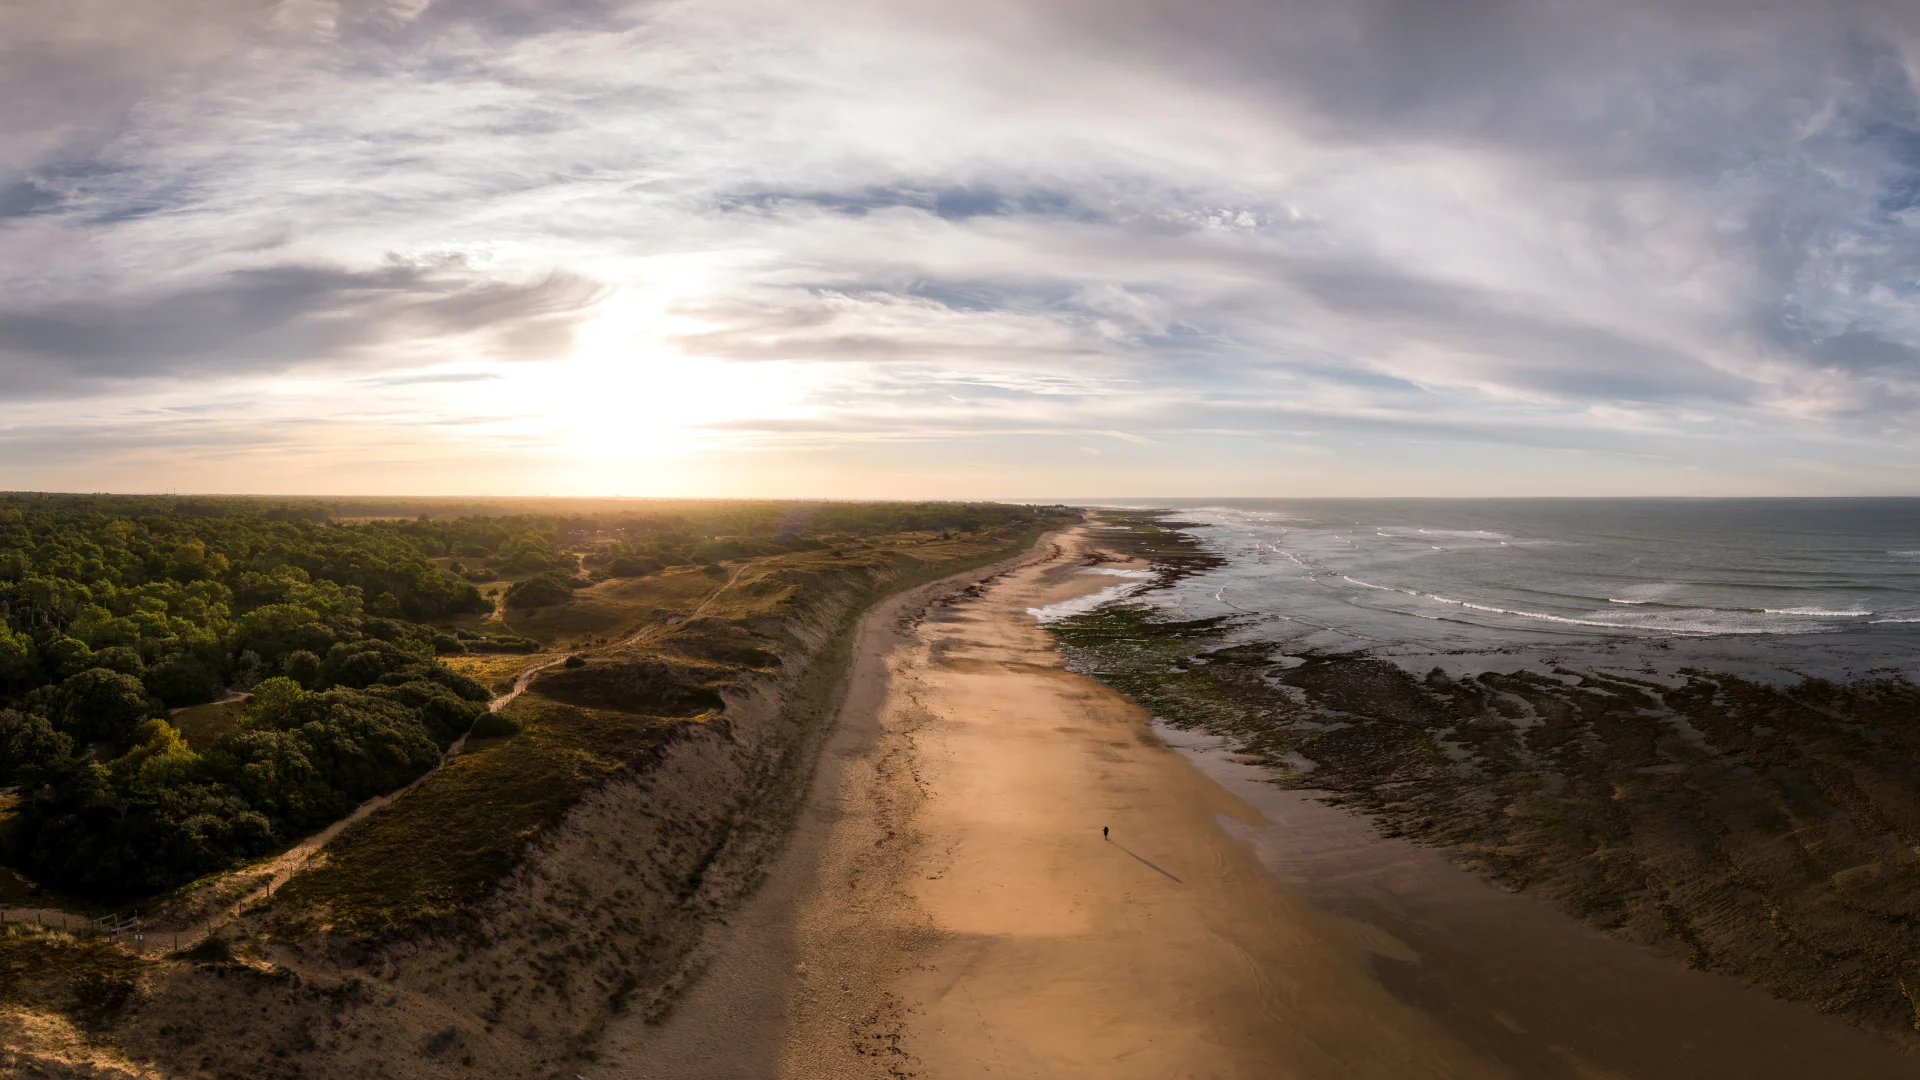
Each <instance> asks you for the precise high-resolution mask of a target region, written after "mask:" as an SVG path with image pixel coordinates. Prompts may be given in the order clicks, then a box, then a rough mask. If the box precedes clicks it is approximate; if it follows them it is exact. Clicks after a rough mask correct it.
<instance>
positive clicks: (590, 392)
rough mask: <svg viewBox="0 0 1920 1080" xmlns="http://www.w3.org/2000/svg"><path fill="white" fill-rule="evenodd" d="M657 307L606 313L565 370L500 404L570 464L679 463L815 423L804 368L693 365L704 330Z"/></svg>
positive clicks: (582, 330)
mask: <svg viewBox="0 0 1920 1080" xmlns="http://www.w3.org/2000/svg"><path fill="white" fill-rule="evenodd" d="M682 323H687V320H684V319H678V318H676V317H674V316H671V315H668V314H666V313H664V312H661V311H660V310H659V309H658V308H655V307H652V306H651V305H641V304H634V303H624V304H623V303H619V302H617V301H614V302H609V303H607V304H606V305H605V306H604V307H603V309H602V310H601V311H600V312H599V313H598V314H597V315H596V316H595V317H594V318H593V319H592V320H591V321H589V322H587V323H585V324H583V325H581V326H580V327H579V329H578V330H577V332H576V335H575V340H574V346H573V348H572V350H571V352H570V353H569V355H568V356H567V357H566V358H565V359H563V360H560V361H557V362H553V363H547V364H539V365H528V367H529V368H533V367H537V368H538V369H540V370H538V371H532V370H527V371H515V372H513V373H512V374H511V375H510V376H509V377H508V378H506V379H503V380H501V381H500V383H499V384H497V392H498V394H499V397H500V403H501V404H502V405H503V406H504V407H506V408H509V409H511V410H513V411H514V412H515V413H517V414H518V415H520V416H523V417H525V418H526V420H527V421H528V423H529V426H530V427H531V428H533V429H534V430H537V431H541V432H542V433H544V434H545V435H546V436H547V438H548V439H549V440H550V445H552V446H553V447H554V448H555V449H557V450H559V451H561V452H562V453H563V454H565V455H567V456H569V457H574V458H578V459H582V460H590V461H593V462H601V463H615V462H633V461H643V460H650V459H659V458H665V457H677V456H682V455H685V454H689V453H695V452H697V451H699V450H700V449H701V448H702V447H703V446H707V445H710V444H714V443H727V442H737V441H740V440H741V439H746V438H751V437H753V435H754V432H753V430H752V422H753V421H756V420H762V421H765V420H783V419H792V418H796V417H802V416H806V415H809V414H810V410H809V409H808V408H807V406H806V399H807V386H806V383H805V379H804V372H803V370H802V369H801V367H800V365H797V364H793V363H788V362H783V361H736V360H725V359H719V358H715V357H708V356H695V355H687V354H685V353H683V352H680V351H679V350H678V349H677V348H676V347H675V341H676V339H679V338H683V337H684V336H686V334H687V333H688V331H689V330H691V329H699V328H702V327H699V326H698V325H678V324H682Z"/></svg>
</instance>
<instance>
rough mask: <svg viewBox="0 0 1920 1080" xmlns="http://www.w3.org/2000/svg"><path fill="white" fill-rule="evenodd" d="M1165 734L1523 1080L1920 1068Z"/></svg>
mask: <svg viewBox="0 0 1920 1080" xmlns="http://www.w3.org/2000/svg"><path fill="white" fill-rule="evenodd" d="M1154 729H1155V731H1156V732H1157V733H1158V734H1159V735H1160V736H1161V738H1162V739H1164V740H1165V741H1166V742H1167V744H1168V745H1169V746H1171V747H1173V748H1174V749H1175V750H1176V751H1178V752H1179V753H1180V754H1182V755H1183V756H1185V757H1186V758H1187V759H1188V760H1189V761H1191V762H1193V764H1194V765H1195V766H1196V767H1197V768H1198V769H1200V771H1201V772H1203V773H1204V774H1206V775H1207V776H1208V777H1209V778H1210V779H1212V780H1213V781H1214V782H1215V783H1217V784H1219V785H1221V786H1222V787H1224V788H1226V789H1227V790H1228V791H1230V792H1232V793H1233V794H1234V795H1236V796H1238V797H1239V798H1240V799H1242V800H1243V801H1245V802H1246V803H1248V804H1250V805H1251V806H1252V807H1253V808H1254V809H1256V810H1258V811H1259V812H1260V815H1261V818H1262V819H1263V820H1261V821H1260V822H1258V823H1256V824H1247V823H1246V822H1244V821H1239V820H1235V819H1233V818H1229V817H1224V816H1223V817H1221V818H1220V819H1219V823H1220V825H1221V827H1222V828H1224V829H1225V830H1226V831H1227V832H1228V833H1230V834H1232V835H1234V836H1235V837H1237V838H1238V839H1239V840H1240V841H1241V842H1242V843H1245V844H1246V845H1247V846H1248V847H1249V848H1250V849H1251V850H1252V851H1253V853H1254V854H1255V855H1256V857H1257V858H1258V859H1259V860H1260V862H1261V864H1262V865H1263V866H1264V867H1265V868H1266V869H1267V871H1268V872H1269V873H1271V874H1273V875H1274V876H1275V877H1276V878H1277V879H1279V880H1280V881H1281V882H1283V883H1284V884H1285V885H1286V886H1287V887H1289V888H1291V889H1293V890H1295V891H1297V892H1298V893H1300V894H1301V895H1302V896H1304V897H1305V898H1306V899H1307V900H1308V901H1309V902H1310V903H1312V904H1313V905H1314V906H1315V907H1317V908H1319V909H1320V910H1322V911H1323V912H1326V913H1327V914H1329V915H1332V916H1335V917H1338V918H1341V919H1344V920H1350V922H1351V925H1352V926H1353V928H1354V933H1353V934H1352V938H1353V940H1354V942H1355V947H1356V948H1359V949H1362V950H1364V951H1366V952H1367V953H1369V954H1371V956H1372V963H1373V969H1374V972H1375V976H1376V977H1377V978H1378V979H1379V981H1380V983H1381V984H1382V985H1383V986H1385V987H1386V988H1387V989H1388V990H1389V991H1390V992H1391V993H1393V994H1394V995H1395V996H1396V997H1398V998H1400V999H1401V1000H1403V1001H1405V1002H1407V1003H1408V1004H1410V1005H1413V1006H1415V1007H1417V1008H1419V1009H1421V1010H1423V1011H1425V1012H1427V1013H1429V1014H1430V1015H1432V1016H1433V1017H1434V1018H1435V1019H1436V1020H1438V1021H1440V1022H1441V1023H1442V1024H1444V1025H1445V1027H1446V1028H1447V1029H1448V1030H1449V1031H1450V1032H1452V1033H1454V1034H1456V1035H1457V1036H1459V1037H1460V1038H1462V1039H1463V1040H1465V1041H1466V1042H1467V1043H1469V1044H1470V1045H1471V1046H1473V1048H1474V1049H1476V1050H1478V1051H1480V1052H1481V1053H1482V1054H1484V1055H1486V1056H1487V1057H1489V1058H1491V1059H1493V1060H1495V1061H1498V1062H1499V1063H1501V1064H1502V1065H1503V1066H1505V1067H1506V1068H1507V1069H1509V1070H1511V1073H1512V1075H1514V1076H1519V1077H1527V1078H1529V1080H1560V1078H1565V1080H1575V1078H1582V1080H1584V1078H1588V1077H1635V1078H1644V1080H1669V1078H1671V1080H1683V1078H1684V1080H1695V1078H1705V1077H1743V1078H1767V1080H1774V1078H1777V1080H1800V1078H1806V1077H1833V1078H1847V1080H1852V1078H1861V1080H1866V1078H1880V1077H1906V1076H1920V1059H1916V1058H1915V1057H1914V1056H1913V1054H1912V1048H1911V1047H1910V1046H1902V1045H1900V1044H1898V1043H1896V1041H1895V1040H1893V1039H1891V1038H1888V1037H1885V1036H1882V1035H1878V1034H1875V1033H1871V1032H1867V1031H1863V1030H1859V1029H1856V1028H1852V1027H1848V1026H1846V1025H1843V1024H1841V1023H1839V1022H1837V1021H1835V1020H1831V1019H1828V1018H1826V1017H1822V1016H1820V1015H1818V1014H1816V1013H1814V1012H1812V1011H1811V1010H1808V1009H1806V1008H1804V1007H1801V1006H1796V1005H1790V1004H1787V1003H1784V1002H1780V1001H1776V1000H1774V999H1772V998H1769V997H1768V996H1766V995H1765V994H1764V993H1762V992H1760V991H1758V990H1754V989H1751V988H1748V987H1745V986H1743V985H1741V984H1739V983H1737V982H1735V981H1734V980H1732V979H1729V978H1725V977H1722V976H1718V975H1711V974H1705V973H1702V972H1697V971H1690V970H1687V969H1686V968H1684V967H1682V966H1681V964H1680V963H1679V962H1678V961H1677V960H1675V959H1674V958H1671V957H1667V956H1663V955H1660V954H1658V953H1656V952H1654V951H1652V950H1650V949H1645V948H1641V947H1638V946H1635V945H1632V944H1629V943H1627V942H1624V941H1620V940H1618V939H1615V938H1610V937H1607V936H1605V935H1603V934H1601V933H1599V932H1598V931H1595V930H1593V929H1591V928H1589V927H1587V926H1585V925H1583V924H1581V923H1579V922H1576V921H1574V920H1573V919H1570V918H1568V917H1567V916H1565V915H1563V914H1561V913H1560V912H1558V911H1556V910H1554V909H1553V908H1551V907H1549V906H1547V905H1545V904H1542V903H1539V902H1537V901H1535V900H1533V899H1532V898H1530V897H1526V896H1522V895H1516V894H1513V893H1509V892H1505V891H1503V890H1501V889H1499V888H1497V887H1495V886H1494V885H1492V884H1490V883H1488V882H1487V881H1485V880H1483V879H1481V878H1478V877H1475V876H1474V875H1472V874H1469V873H1467V872H1465V871H1463V870H1461V869H1459V868H1457V867H1455V866H1454V865H1452V864H1451V863H1450V862H1448V860H1447V858H1446V856H1445V855H1444V854H1443V853H1442V852H1440V851H1437V850H1434V849H1432V848H1423V847H1419V846H1416V845H1414V844H1411V843H1409V842H1407V841H1404V840H1396V839H1390V838H1386V837H1382V836H1381V835H1379V834H1378V833H1377V832H1375V831H1374V829H1373V827H1372V825H1371V824H1370V823H1369V822H1368V821H1367V820H1366V819H1365V818H1361V817H1357V816H1355V815H1352V814H1349V813H1347V812H1346V811H1343V810H1340V809H1337V808H1334V807H1330V806H1326V805H1323V804H1321V803H1319V802H1317V801H1316V800H1315V798H1314V793H1312V792H1305V791H1298V790H1289V789H1284V788H1279V787H1276V786H1274V785H1273V784H1271V783H1269V782H1268V777H1269V774H1268V773H1267V772H1266V771H1265V770H1264V769H1261V768H1259V767H1257V766H1254V765H1249V764H1246V763H1244V762H1242V761H1240V760H1239V759H1238V758H1236V756H1235V755H1234V754H1233V753H1232V751H1231V748H1230V745H1229V744H1228V743H1227V741H1226V740H1223V739H1220V738H1217V737H1214V736H1209V735H1203V734H1198V733H1195V732H1189V731H1181V730H1179V729H1176V728H1172V727H1169V726H1167V725H1165V724H1162V723H1158V722H1156V723H1155V724H1154Z"/></svg>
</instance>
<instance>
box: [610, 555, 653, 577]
mask: <svg viewBox="0 0 1920 1080" xmlns="http://www.w3.org/2000/svg"><path fill="white" fill-rule="evenodd" d="M659 572H660V560H659V559H649V558H647V557H646V556H644V555H616V556H614V560H613V561H612V562H610V563H608V564H607V575H608V576H609V577H646V576H647V575H648V574H656V573H659Z"/></svg>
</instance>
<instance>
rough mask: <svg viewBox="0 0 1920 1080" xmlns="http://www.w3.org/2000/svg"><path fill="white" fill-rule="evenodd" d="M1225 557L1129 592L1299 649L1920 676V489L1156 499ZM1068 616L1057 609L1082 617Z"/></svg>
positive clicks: (1460, 664) (1504, 663)
mask: <svg viewBox="0 0 1920 1080" xmlns="http://www.w3.org/2000/svg"><path fill="white" fill-rule="evenodd" d="M1133 505H1134V506H1139V507H1145V506H1156V507H1161V508H1166V509H1169V510H1171V511H1173V513H1172V514H1171V515H1170V517H1169V520H1177V521H1183V522H1191V523H1194V524H1195V525H1196V526H1197V527H1195V528H1193V529H1191V530H1189V531H1190V534H1191V535H1192V536H1194V537H1195V538H1196V539H1197V540H1199V542H1200V543H1201V544H1202V545H1203V546H1204V547H1205V548H1206V549H1207V550H1208V551H1209V552H1211V553H1212V554H1213V555H1215V556H1217V557H1218V558H1219V559H1220V560H1221V562H1220V565H1218V566H1217V567H1214V568H1212V569H1208V570H1204V571H1202V572H1200V573H1198V574H1194V575H1192V576H1188V577H1184V578H1180V579H1178V580H1175V581H1173V582H1172V583H1170V584H1169V583H1166V582H1165V580H1164V579H1161V580H1158V581H1155V580H1149V579H1146V578H1144V577H1142V578H1139V579H1137V580H1129V579H1127V578H1124V577H1122V578H1119V579H1118V580H1117V581H1116V583H1115V586H1114V587H1113V588H1111V589H1109V590H1107V591H1106V592H1104V593H1102V594H1101V595H1100V596H1099V597H1097V598H1090V599H1087V600H1083V601H1081V602H1079V603H1077V604H1075V605H1073V607H1074V608H1075V610H1086V609H1088V608H1090V607H1091V606H1093V605H1095V604H1097V603H1101V602H1106V601H1111V600H1114V599H1119V598H1125V597H1130V598H1132V599H1133V600H1135V601H1137V602H1143V603H1147V604H1150V605H1151V606H1153V607H1155V608H1157V609H1160V611H1161V612H1163V613H1164V614H1165V615H1167V616H1170V617H1175V618H1181V619H1192V618H1207V617H1214V616H1232V617H1234V618H1235V620H1236V621H1235V623H1234V627H1235V630H1234V633H1235V634H1236V635H1237V636H1240V637H1244V638H1246V639H1248V640H1255V639H1257V640H1260V641H1265V642H1273V643H1275V644H1276V645H1279V646H1280V647H1281V651H1283V652H1285V653H1288V654H1292V655H1313V654H1344V653H1353V652H1359V651H1365V652H1367V653H1369V654H1372V655H1376V656H1381V657H1385V658H1391V659H1395V660H1397V661H1398V662H1400V663H1401V664H1402V665H1403V666H1407V667H1410V668H1419V667H1422V666H1423V665H1425V666H1439V667H1442V668H1445V669H1450V670H1474V669H1489V668H1494V667H1499V668H1507V669H1511V668H1514V667H1517V666H1533V665H1547V666H1552V665H1557V664H1567V663H1582V662H1584V663H1593V664H1606V665H1610V666H1613V665H1622V664H1626V665H1629V666H1633V667H1637V668H1642V669H1655V668H1659V669H1668V670H1678V669H1680V668H1684V667H1687V666H1689V665H1694V666H1710V667H1713V668H1717V669H1722V670H1735V671H1738V672H1740V673H1742V674H1745V675H1748V676H1749V677H1759V678H1764V679H1768V680H1770V681H1771V680H1774V679H1778V678H1793V677H1798V676H1802V675H1814V676H1819V677H1823V678H1848V677H1854V676H1859V675H1866V674H1881V675H1886V674H1906V675H1913V674H1916V673H1920V499H1471V500H1456V499H1431V500H1429V499H1260V500H1227V501H1220V500H1212V501H1204V502H1201V501H1180V500H1173V501H1165V502H1155V503H1146V502H1142V503H1138V504H1133ZM1071 613H1072V612H1069V611H1065V610H1062V611H1060V612H1049V613H1048V615H1049V616H1050V617H1051V616H1057V615H1065V614H1071Z"/></svg>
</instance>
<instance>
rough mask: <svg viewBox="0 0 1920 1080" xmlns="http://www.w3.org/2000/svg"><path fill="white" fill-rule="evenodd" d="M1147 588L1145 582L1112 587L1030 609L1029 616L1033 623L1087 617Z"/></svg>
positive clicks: (1028, 610)
mask: <svg viewBox="0 0 1920 1080" xmlns="http://www.w3.org/2000/svg"><path fill="white" fill-rule="evenodd" d="M1145 587H1146V583H1145V582H1128V583H1126V584H1123V585H1110V586H1108V587H1107V588H1104V589H1101V590H1100V591H1099V592H1097V593H1089V594H1088V595H1086V596H1076V597H1074V598H1073V599H1071V600H1062V601H1060V602H1059V603H1057V604H1048V605H1047V606H1045V607H1031V608H1028V609H1027V614H1029V615H1031V616H1033V621H1034V622H1037V623H1041V624H1045V623H1050V622H1059V621H1060V620H1061V619H1068V618H1072V617H1073V616H1075V615H1085V614H1086V613H1087V612H1089V611H1092V610H1093V609H1094V608H1097V607H1099V606H1100V605H1101V604H1106V603H1111V602H1112V601H1115V600H1120V599H1123V598H1125V597H1129V596H1132V595H1133V594H1134V593H1137V592H1139V591H1140V590H1141V589H1143V588H1145Z"/></svg>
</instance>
